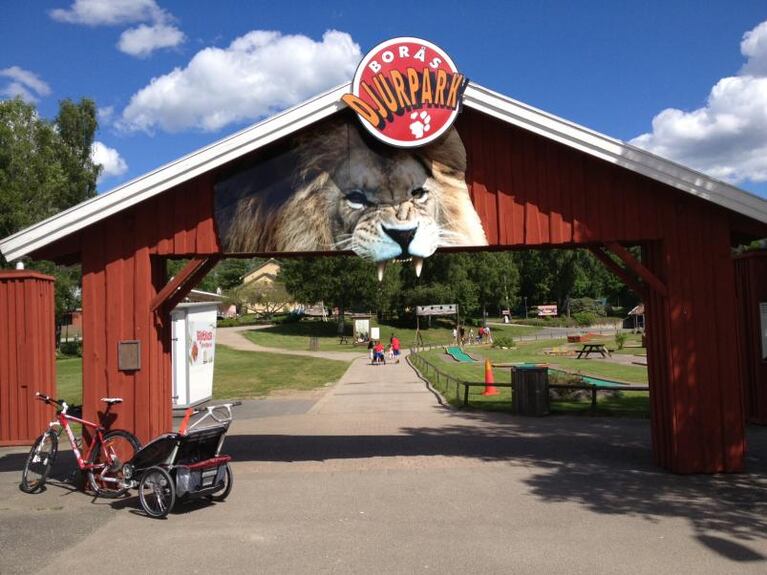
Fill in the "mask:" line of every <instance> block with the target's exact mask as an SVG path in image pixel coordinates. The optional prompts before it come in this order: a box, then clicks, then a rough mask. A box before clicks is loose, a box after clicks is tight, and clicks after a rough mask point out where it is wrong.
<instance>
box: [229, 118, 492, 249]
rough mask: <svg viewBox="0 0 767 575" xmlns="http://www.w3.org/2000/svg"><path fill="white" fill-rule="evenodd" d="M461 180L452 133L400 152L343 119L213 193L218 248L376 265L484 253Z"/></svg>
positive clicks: (461, 158)
mask: <svg viewBox="0 0 767 575" xmlns="http://www.w3.org/2000/svg"><path fill="white" fill-rule="evenodd" d="M465 171H466V150H465V148H464V146H463V142H462V141H461V138H460V136H459V135H458V132H457V131H456V129H455V128H454V127H451V128H450V129H449V130H448V131H447V132H446V133H445V134H444V135H443V136H442V137H441V138H439V139H438V140H436V141H434V142H432V143H431V144H428V145H426V146H423V147H421V148H418V149H414V150H405V149H398V148H393V147H391V146H387V145H385V144H382V143H380V142H378V141H377V140H375V139H373V138H372V137H371V136H370V135H369V134H367V133H366V132H364V131H363V130H362V128H361V127H360V126H359V123H358V122H357V121H355V120H354V118H353V117H349V116H343V115H342V117H340V118H336V119H333V120H332V121H330V122H325V123H322V124H321V125H317V126H315V127H313V128H311V129H310V131H308V132H305V133H303V134H302V135H300V136H298V137H296V138H295V140H294V141H293V142H291V144H290V146H288V148H287V149H286V150H281V151H280V152H279V153H276V154H272V155H271V156H270V157H267V158H259V159H258V160H256V161H254V163H253V165H252V166H244V167H242V168H241V169H239V170H238V171H235V172H234V173H231V174H227V175H226V176H224V177H222V178H221V179H220V180H219V181H218V182H217V183H216V184H215V219H216V225H217V228H218V232H219V239H220V242H221V246H222V249H223V251H224V252H225V253H227V254H240V253H247V254H260V253H271V254H273V253H285V252H293V253H296V252H301V253H305V252H313V251H317V252H331V251H349V250H351V251H353V252H354V253H356V254H357V255H359V256H361V257H363V258H366V259H369V260H372V261H375V262H382V261H386V260H391V259H395V258H410V257H412V258H426V257H429V256H430V255H432V254H433V253H434V252H435V251H436V250H437V248H440V247H468V246H484V245H487V239H486V238H485V232H484V229H483V227H482V223H481V221H480V219H479V216H478V215H477V212H476V211H475V210H474V206H473V205H472V203H471V198H470V197H469V191H468V188H467V186H466V181H465Z"/></svg>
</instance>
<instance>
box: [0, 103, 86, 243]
mask: <svg viewBox="0 0 767 575" xmlns="http://www.w3.org/2000/svg"><path fill="white" fill-rule="evenodd" d="M97 126H98V122H97V120H96V105H95V104H94V103H93V101H92V100H88V99H84V100H81V101H80V102H79V103H74V102H72V101H71V100H63V101H61V102H60V104H59V113H58V115H57V116H56V118H55V119H54V120H53V121H49V120H45V119H43V118H41V117H40V116H39V115H38V114H37V110H36V109H35V107H34V106H33V105H32V104H28V103H26V102H24V101H23V100H21V99H20V98H15V99H13V100H4V101H0V237H6V236H9V235H11V234H13V233H16V232H17V231H19V230H21V229H23V228H25V227H28V226H30V225H32V224H34V223H36V222H38V221H40V220H43V219H45V218H48V217H50V216H52V215H54V214H57V213H58V212H60V211H62V210H65V209H67V208H69V207H72V206H73V205H75V204H78V203H80V202H82V201H84V200H87V199H88V198H91V197H93V196H94V195H96V180H97V178H98V175H99V171H100V166H98V165H96V164H94V163H93V161H92V160H91V145H92V144H93V138H94V135H95V133H96V128H97Z"/></svg>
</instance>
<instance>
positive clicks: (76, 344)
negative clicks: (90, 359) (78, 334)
mask: <svg viewBox="0 0 767 575" xmlns="http://www.w3.org/2000/svg"><path fill="white" fill-rule="evenodd" d="M59 353H60V354H61V355H68V356H72V357H82V355H83V342H82V341H62V342H61V345H59Z"/></svg>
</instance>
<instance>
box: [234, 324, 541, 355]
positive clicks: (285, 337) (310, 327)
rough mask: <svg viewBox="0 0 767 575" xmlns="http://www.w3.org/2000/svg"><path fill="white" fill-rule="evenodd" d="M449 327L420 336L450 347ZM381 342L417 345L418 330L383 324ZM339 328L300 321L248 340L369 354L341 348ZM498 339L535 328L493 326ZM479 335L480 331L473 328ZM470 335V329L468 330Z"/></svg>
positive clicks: (362, 349) (429, 342) (363, 348)
mask: <svg viewBox="0 0 767 575" xmlns="http://www.w3.org/2000/svg"><path fill="white" fill-rule="evenodd" d="M376 325H378V324H376V322H375V320H372V321H371V326H376ZM448 325H449V324H446V323H440V324H439V325H438V327H432V328H429V329H421V336H422V337H423V341H424V343H425V344H426V345H448V344H449V343H451V342H452V340H453V328H452V327H448ZM378 327H379V328H380V329H381V341H382V342H383V343H384V344H387V343H388V342H389V338H390V337H391V336H392V334H396V335H397V337H398V338H399V340H400V342H402V346H403V347H409V346H410V345H412V344H414V343H415V336H416V330H415V328H403V327H396V326H392V325H387V324H380V325H378ZM337 328H338V326H337V325H336V323H335V322H332V321H328V322H321V321H300V322H296V323H286V324H280V325H275V326H271V327H268V328H264V329H259V330H253V331H249V332H247V333H246V334H245V336H246V337H247V338H248V339H249V340H250V341H252V342H253V343H255V344H258V345H263V346H265V347H274V348H280V349H300V350H308V349H309V337H312V336H314V337H317V338H318V340H319V344H320V351H348V352H354V353H357V354H359V353H367V347H366V346H360V345H357V346H353V345H351V344H342V343H340V342H339V338H338V335H337V332H336V330H337ZM492 330H493V334H494V336H495V337H500V336H511V337H519V336H520V335H534V334H535V333H536V332H537V331H539V330H538V329H536V328H529V327H520V326H513V325H504V326H492ZM351 331H352V327H351V325H349V324H347V326H346V333H347V334H350V333H351ZM474 332H475V333H476V332H477V328H474ZM467 333H468V329H467Z"/></svg>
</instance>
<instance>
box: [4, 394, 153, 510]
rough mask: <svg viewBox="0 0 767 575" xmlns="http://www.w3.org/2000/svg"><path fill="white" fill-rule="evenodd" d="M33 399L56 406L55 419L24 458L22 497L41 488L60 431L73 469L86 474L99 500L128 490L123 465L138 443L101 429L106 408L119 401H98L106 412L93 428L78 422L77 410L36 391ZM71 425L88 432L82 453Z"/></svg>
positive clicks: (118, 431)
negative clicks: (74, 465)
mask: <svg viewBox="0 0 767 575" xmlns="http://www.w3.org/2000/svg"><path fill="white" fill-rule="evenodd" d="M35 396H36V398H37V399H39V400H40V401H42V402H43V403H45V404H46V405H55V406H56V418H55V419H54V420H53V421H51V422H50V423H49V424H48V430H47V431H45V432H44V433H43V434H42V435H40V437H38V438H37V439H36V440H35V443H34V445H33V446H32V449H31V450H30V451H29V455H27V462H26V464H25V465H24V473H23V474H22V476H21V485H19V487H20V488H21V490H22V491H24V492H25V493H35V492H36V491H40V490H41V489H42V488H43V486H44V485H45V482H46V480H47V479H48V474H49V473H50V470H51V467H52V466H53V462H54V461H55V460H56V454H57V453H58V446H59V436H60V435H61V432H62V431H66V433H67V438H68V439H69V443H70V445H71V446H72V451H73V452H74V454H75V459H76V460H77V465H78V467H79V468H80V471H83V472H85V473H86V474H87V477H88V484H89V485H90V487H91V489H92V490H93V492H94V493H95V494H96V495H100V496H102V497H119V496H121V495H123V494H124V493H125V492H126V491H127V490H128V488H127V486H126V484H125V481H124V476H123V464H124V463H125V462H126V461H128V460H129V459H131V458H132V457H133V455H134V454H135V453H136V452H137V451H138V450H139V449H141V442H140V441H139V440H138V438H137V437H136V436H135V435H133V434H132V433H130V432H129V431H125V430H122V429H115V430H113V431H109V432H106V433H105V431H106V429H105V427H104V426H103V425H102V423H103V421H104V419H105V418H106V417H107V415H108V414H109V410H110V408H111V407H112V406H113V405H115V404H117V403H122V399H121V398H119V397H104V398H102V399H101V401H103V402H104V403H106V404H107V408H106V410H105V411H104V414H103V415H102V416H101V419H100V421H99V424H95V423H92V422H90V421H86V420H85V419H82V407H81V406H70V405H67V402H65V401H61V400H57V399H53V398H51V397H49V396H47V395H45V394H42V393H40V392H39V391H38V392H37V393H36V394H35ZM72 421H73V422H75V423H80V424H81V425H82V426H83V428H86V427H87V428H89V429H90V430H91V433H90V437H91V439H90V441H89V442H88V445H87V449H86V450H85V451H84V453H81V451H80V450H81V448H82V446H83V438H82V435H81V437H80V438H79V440H78V438H76V437H75V434H74V432H73V431H72V428H71V427H70V425H69V424H70V422H72Z"/></svg>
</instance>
